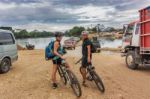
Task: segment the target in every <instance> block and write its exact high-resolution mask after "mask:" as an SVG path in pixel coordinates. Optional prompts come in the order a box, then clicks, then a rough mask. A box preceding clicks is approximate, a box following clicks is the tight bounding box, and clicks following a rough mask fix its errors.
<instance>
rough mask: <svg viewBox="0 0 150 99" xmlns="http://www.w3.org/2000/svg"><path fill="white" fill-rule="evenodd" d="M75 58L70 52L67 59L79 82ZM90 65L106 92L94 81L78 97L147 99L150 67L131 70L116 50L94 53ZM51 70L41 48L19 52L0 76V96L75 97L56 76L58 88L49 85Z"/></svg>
mask: <svg viewBox="0 0 150 99" xmlns="http://www.w3.org/2000/svg"><path fill="white" fill-rule="evenodd" d="M69 53H72V52H69ZM78 59H79V56H77V55H70V57H69V58H68V61H69V63H70V64H71V66H72V70H73V71H74V72H75V73H76V75H77V77H78V79H79V80H80V82H81V81H82V79H81V75H80V74H79V65H74V62H75V61H77V60H78ZM93 64H94V66H95V67H96V71H97V73H98V74H99V75H100V76H101V78H102V79H103V82H104V84H105V87H106V92H105V93H104V94H102V93H100V92H99V91H98V90H97V88H96V86H95V84H94V83H92V82H88V85H89V87H88V88H84V87H82V91H83V95H82V97H81V98H80V99H150V68H148V67H145V68H144V67H142V68H140V69H139V70H136V71H132V70H130V69H128V68H127V67H126V66H125V63H124V59H123V58H121V57H120V54H117V53H100V54H94V56H93ZM51 69H52V64H51V62H49V61H48V62H47V61H45V59H44V51H42V50H34V51H19V60H18V61H17V62H16V63H14V64H13V67H12V68H11V70H10V72H8V73H7V74H2V75H0V99H77V98H76V96H75V95H74V94H73V92H72V90H71V88H70V87H69V86H68V85H67V86H64V85H63V83H62V82H61V80H60V78H59V76H57V80H58V83H59V88H58V89H56V90H53V89H52V88H51V84H50V75H51Z"/></svg>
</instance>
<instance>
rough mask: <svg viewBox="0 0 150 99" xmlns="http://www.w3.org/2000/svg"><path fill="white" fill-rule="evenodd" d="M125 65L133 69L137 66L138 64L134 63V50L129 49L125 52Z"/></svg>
mask: <svg viewBox="0 0 150 99" xmlns="http://www.w3.org/2000/svg"><path fill="white" fill-rule="evenodd" d="M126 65H127V66H128V68H130V69H133V70H135V69H137V68H138V64H136V63H135V55H134V52H132V51H130V52H128V53H127V55H126Z"/></svg>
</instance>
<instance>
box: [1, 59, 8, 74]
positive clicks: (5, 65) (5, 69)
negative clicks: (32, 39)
mask: <svg viewBox="0 0 150 99" xmlns="http://www.w3.org/2000/svg"><path fill="white" fill-rule="evenodd" d="M10 66H11V61H10V59H8V58H4V59H3V60H2V62H1V64H0V73H7V72H8V71H9V70H10Z"/></svg>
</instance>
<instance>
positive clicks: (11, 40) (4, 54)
mask: <svg viewBox="0 0 150 99" xmlns="http://www.w3.org/2000/svg"><path fill="white" fill-rule="evenodd" d="M17 59H18V54H17V46H16V40H15V37H14V35H13V33H12V32H11V31H7V30H1V29H0V73H6V72H8V71H9V70H10V66H11V65H12V63H13V62H14V61H17Z"/></svg>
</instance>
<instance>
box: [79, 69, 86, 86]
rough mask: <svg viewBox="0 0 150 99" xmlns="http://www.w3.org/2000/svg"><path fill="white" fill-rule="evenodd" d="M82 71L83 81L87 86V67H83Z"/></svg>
mask: <svg viewBox="0 0 150 99" xmlns="http://www.w3.org/2000/svg"><path fill="white" fill-rule="evenodd" d="M80 72H81V75H82V77H83V83H82V84H83V86H85V87H87V85H86V68H84V67H81V68H80Z"/></svg>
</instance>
